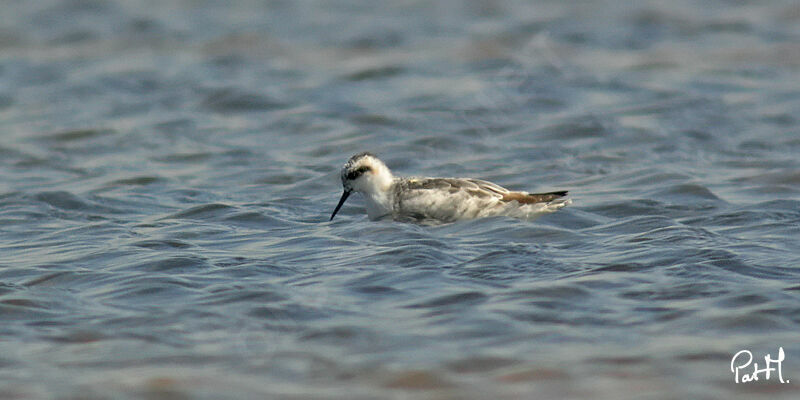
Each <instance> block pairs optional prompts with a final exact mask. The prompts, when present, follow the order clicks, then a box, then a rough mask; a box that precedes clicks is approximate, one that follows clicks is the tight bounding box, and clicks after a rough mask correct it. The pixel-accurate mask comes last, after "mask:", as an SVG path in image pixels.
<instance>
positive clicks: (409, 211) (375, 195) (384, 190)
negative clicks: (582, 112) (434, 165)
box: [330, 153, 572, 222]
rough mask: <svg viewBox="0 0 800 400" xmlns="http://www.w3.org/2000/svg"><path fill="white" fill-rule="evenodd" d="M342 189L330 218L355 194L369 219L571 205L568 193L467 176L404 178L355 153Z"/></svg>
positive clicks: (526, 214) (540, 210) (440, 217)
mask: <svg viewBox="0 0 800 400" xmlns="http://www.w3.org/2000/svg"><path fill="white" fill-rule="evenodd" d="M341 176H342V186H343V187H344V193H342V197H341V198H340V199H339V204H337V205H336V208H335V209H334V210H333V214H331V219H330V220H331V221H332V220H333V217H335V216H336V213H337V212H339V209H340V208H342V205H343V204H344V202H345V201H346V200H347V198H348V197H349V196H350V194H351V193H353V192H359V193H361V194H362V195H363V196H364V199H365V200H366V207H367V215H368V216H369V219H371V220H377V219H382V218H388V217H391V218H392V219H394V220H397V221H407V222H426V221H428V222H430V221H436V222H452V221H456V220H461V219H472V218H481V217H491V216H497V215H505V216H511V217H517V218H533V217H536V216H539V215H542V214H547V213H551V212H554V211H556V210H558V209H560V208H562V207H564V206H566V205H568V204H570V203H572V201H571V200H570V199H567V198H565V196H566V195H567V191H566V190H564V191H558V192H549V193H528V192H512V191H510V190H508V189H506V188H504V187H501V186H498V185H495V184H494V183H491V182H487V181H483V180H479V179H468V178H400V177H395V176H393V175H392V172H391V171H389V168H388V167H386V164H384V163H383V162H382V161H381V160H379V159H378V158H377V157H375V156H374V155H372V154H370V153H359V154H356V155H354V156H353V157H351V158H350V160H348V161H347V163H345V164H344V167H342V172H341Z"/></svg>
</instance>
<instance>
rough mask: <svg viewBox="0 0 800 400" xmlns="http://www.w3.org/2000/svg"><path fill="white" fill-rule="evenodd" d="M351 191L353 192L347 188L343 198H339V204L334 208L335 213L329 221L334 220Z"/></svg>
mask: <svg viewBox="0 0 800 400" xmlns="http://www.w3.org/2000/svg"><path fill="white" fill-rule="evenodd" d="M350 193H352V192H351V191H349V190H345V191H344V193H342V198H341V199H339V204H337V205H336V208H335V209H334V210H333V214H331V219H330V220H329V221H333V217H335V216H336V213H337V212H339V209H340V208H342V204H344V202H345V200H347V198H348V197H349V196H350Z"/></svg>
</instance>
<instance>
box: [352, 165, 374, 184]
mask: <svg viewBox="0 0 800 400" xmlns="http://www.w3.org/2000/svg"><path fill="white" fill-rule="evenodd" d="M371 170H372V168H370V167H367V166H363V167H359V168H358V169H356V170H355V171H350V172H348V173H347V180H351V181H352V180H355V179H358V177H359V176H361V175H363V174H364V172H367V171H371Z"/></svg>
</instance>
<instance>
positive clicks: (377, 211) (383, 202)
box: [362, 178, 394, 220]
mask: <svg viewBox="0 0 800 400" xmlns="http://www.w3.org/2000/svg"><path fill="white" fill-rule="evenodd" d="M392 184H393V179H391V178H390V179H389V180H387V181H386V182H382V184H381V186H380V187H379V190H371V191H369V192H364V193H362V194H363V195H364V202H365V205H366V208H367V215H368V216H369V219H371V220H376V219H380V218H382V217H384V216H386V215H387V214H391V213H392V203H393V202H394V198H393V195H392V192H393V191H392Z"/></svg>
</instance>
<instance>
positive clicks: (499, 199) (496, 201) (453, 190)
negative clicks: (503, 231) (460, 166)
mask: <svg viewBox="0 0 800 400" xmlns="http://www.w3.org/2000/svg"><path fill="white" fill-rule="evenodd" d="M392 191H393V198H394V201H393V217H394V219H397V220H415V221H420V220H436V221H440V222H450V221H456V220H460V219H470V218H478V217H488V216H494V215H509V216H517V217H523V218H528V217H532V216H534V214H536V215H538V214H542V213H547V212H552V211H555V210H557V209H559V208H561V207H563V206H564V205H566V204H567V202H566V201H564V202H561V204H560V205H558V203H559V202H558V201H557V200H558V199H560V198H561V197H563V196H566V194H567V192H565V191H564V192H551V193H539V194H529V193H526V192H512V191H510V190H508V189H506V188H504V187H502V186H499V185H496V184H494V183H491V182H487V181H483V180H480V179H462V178H397V179H396V181H395V182H394V184H393V188H392ZM551 205H554V206H552V207H551ZM551 209H552V210H551Z"/></svg>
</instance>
